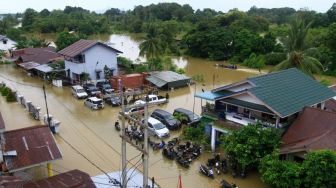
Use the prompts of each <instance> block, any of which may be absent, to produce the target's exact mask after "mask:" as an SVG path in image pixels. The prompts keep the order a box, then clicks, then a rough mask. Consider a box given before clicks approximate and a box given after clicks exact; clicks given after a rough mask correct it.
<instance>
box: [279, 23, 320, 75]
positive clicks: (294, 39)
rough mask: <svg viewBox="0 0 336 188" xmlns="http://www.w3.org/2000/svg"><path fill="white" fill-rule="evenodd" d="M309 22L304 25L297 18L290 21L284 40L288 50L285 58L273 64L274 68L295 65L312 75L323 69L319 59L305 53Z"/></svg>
mask: <svg viewBox="0 0 336 188" xmlns="http://www.w3.org/2000/svg"><path fill="white" fill-rule="evenodd" d="M311 24H312V22H310V23H308V24H307V25H306V24H305V23H304V22H303V21H302V20H299V19H296V20H294V21H293V22H292V23H291V25H290V29H289V33H288V37H287V38H286V39H285V41H284V44H285V47H286V49H287V51H288V55H287V59H286V60H284V61H282V62H281V63H279V64H278V65H277V66H275V67H274V70H284V69H288V68H292V67H296V68H298V69H300V70H301V71H302V72H304V73H306V74H308V75H309V76H312V77H313V74H314V73H320V72H321V71H322V70H323V65H322V64H321V63H320V61H319V60H317V59H316V58H313V57H310V56H308V55H307V54H306V53H305V52H306V48H305V38H306V36H307V33H308V30H309V28H310V26H311Z"/></svg>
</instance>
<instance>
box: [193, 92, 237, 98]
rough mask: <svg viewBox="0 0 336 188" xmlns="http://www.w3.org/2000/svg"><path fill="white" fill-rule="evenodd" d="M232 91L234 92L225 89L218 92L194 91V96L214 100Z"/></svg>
mask: <svg viewBox="0 0 336 188" xmlns="http://www.w3.org/2000/svg"><path fill="white" fill-rule="evenodd" d="M233 93H234V92H231V91H227V90H224V91H219V92H212V91H205V92H200V93H196V94H195V97H197V98H201V99H205V100H209V101H215V100H217V99H219V98H222V97H226V96H229V95H231V94H233Z"/></svg>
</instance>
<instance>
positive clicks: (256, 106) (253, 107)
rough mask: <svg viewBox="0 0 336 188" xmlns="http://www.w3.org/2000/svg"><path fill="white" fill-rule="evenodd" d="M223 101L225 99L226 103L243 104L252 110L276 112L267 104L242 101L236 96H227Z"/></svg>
mask: <svg viewBox="0 0 336 188" xmlns="http://www.w3.org/2000/svg"><path fill="white" fill-rule="evenodd" d="M221 101H223V102H224V103H228V104H232V105H235V106H241V107H245V108H248V109H251V110H257V111H259V112H265V113H268V114H274V112H272V111H271V110H270V109H268V108H267V107H266V106H264V105H260V104H255V103H251V102H247V101H242V100H238V99H234V98H226V99H223V100H221Z"/></svg>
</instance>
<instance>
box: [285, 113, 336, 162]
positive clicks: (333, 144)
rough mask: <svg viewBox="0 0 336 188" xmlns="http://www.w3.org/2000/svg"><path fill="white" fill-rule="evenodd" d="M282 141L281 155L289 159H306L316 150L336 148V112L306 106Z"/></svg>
mask: <svg viewBox="0 0 336 188" xmlns="http://www.w3.org/2000/svg"><path fill="white" fill-rule="evenodd" d="M281 142H282V144H281V147H280V155H282V156H283V157H284V158H287V159H296V160H300V159H304V158H305V154H306V153H307V152H309V151H314V150H322V149H331V150H336V112H329V111H324V110H321V109H318V108H312V107H306V108H304V110H303V111H302V113H301V114H300V115H299V116H298V118H297V119H296V120H295V121H294V122H293V124H292V125H291V126H290V127H289V129H288V130H287V131H286V132H285V134H284V135H283V137H282V139H281Z"/></svg>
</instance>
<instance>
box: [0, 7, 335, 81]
mask: <svg viewBox="0 0 336 188" xmlns="http://www.w3.org/2000/svg"><path fill="white" fill-rule="evenodd" d="M295 20H296V21H295ZM297 20H299V21H297ZM335 21H336V4H334V5H333V6H332V7H331V8H330V9H329V10H328V11H327V12H325V13H318V12H315V11H312V10H307V9H300V10H295V9H292V8H288V7H285V8H273V9H266V8H257V7H255V6H254V7H251V8H250V10H248V11H246V12H243V11H239V10H238V9H232V10H230V11H228V12H227V13H223V12H221V11H215V10H212V9H207V8H206V9H203V10H199V9H197V10H194V9H193V8H192V7H191V6H190V5H188V4H185V5H180V4H177V3H159V4H151V5H148V6H141V5H140V6H136V7H135V8H134V9H133V10H127V11H123V10H120V9H117V8H111V9H109V10H107V11H105V12H104V13H96V12H92V11H89V10H86V9H83V8H81V7H70V6H67V7H65V8H64V9H63V10H47V9H43V10H42V11H39V12H38V11H36V10H34V9H31V8H28V9H26V10H25V12H23V13H18V14H15V15H10V14H8V15H4V18H3V19H2V20H1V21H0V26H1V27H0V34H6V35H7V36H8V37H10V38H12V39H14V40H17V41H19V46H20V47H27V46H32V47H37V46H39V45H46V42H45V41H44V40H43V39H40V38H38V37H34V36H33V37H32V33H57V34H58V35H60V33H62V32H65V31H66V32H68V31H75V32H76V33H77V36H75V37H72V38H86V37H87V36H89V35H92V34H109V33H113V32H131V33H143V34H144V40H146V39H148V38H151V39H150V40H152V41H155V40H158V41H157V42H158V43H160V44H158V45H157V46H156V47H158V50H157V52H154V53H160V54H168V55H169V54H174V55H181V54H186V55H190V56H194V57H201V58H208V59H212V60H229V62H231V63H243V64H244V65H246V66H248V67H252V68H259V69H260V68H262V67H263V66H265V65H278V64H280V63H281V62H284V61H285V60H290V59H295V57H299V58H298V59H300V58H301V59H304V61H302V62H307V61H308V62H310V63H308V64H311V62H316V60H317V61H318V62H320V64H321V65H323V67H324V68H323V70H321V72H322V71H323V73H325V74H329V75H336V63H335V62H334V61H335V59H336V48H335V46H336V34H335V31H336V23H335ZM20 22H21V23H22V27H21V28H16V27H14V26H15V25H17V24H18V23H20ZM299 22H300V23H299ZM295 24H299V25H300V24H303V26H304V27H306V26H308V27H307V28H306V32H305V33H300V35H296V37H301V38H298V39H299V40H300V41H301V42H300V43H302V45H301V47H300V49H299V50H298V49H296V50H293V49H289V48H288V47H289V46H290V44H289V43H288V40H296V39H294V38H290V37H291V36H290V32H292V31H295V30H293V28H294V27H295ZM153 28H154V29H153ZM296 28H297V29H300V28H299V27H296ZM297 31H298V30H297ZM63 36H64V34H63ZM153 36H155V37H153ZM61 38H62V37H61ZM63 38H64V37H63ZM71 41H73V40H71ZM58 43H64V42H62V41H58ZM65 43H66V44H67V42H65ZM148 44H149V43H148ZM144 45H145V44H144ZM147 47H148V45H147ZM293 51H295V52H299V53H292V52H293ZM308 57H309V58H308ZM310 57H311V58H314V59H311V58H310ZM296 59H297V58H296ZM285 64H286V63H285ZM287 64H288V61H287ZM312 64H314V65H316V66H315V68H314V70H309V71H306V72H308V73H311V72H312V73H314V72H316V70H317V69H321V66H320V65H318V64H317V63H312ZM282 65H284V63H283V64H282ZM282 67H283V66H281V68H282ZM307 67H309V66H307ZM316 67H317V68H316ZM278 68H279V67H278Z"/></svg>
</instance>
